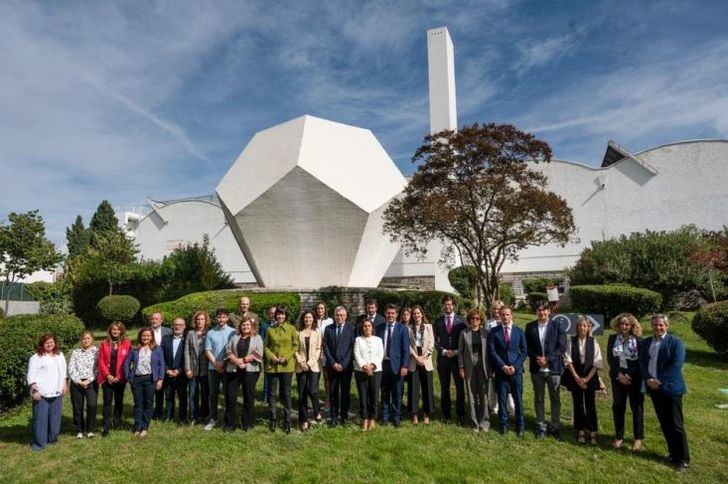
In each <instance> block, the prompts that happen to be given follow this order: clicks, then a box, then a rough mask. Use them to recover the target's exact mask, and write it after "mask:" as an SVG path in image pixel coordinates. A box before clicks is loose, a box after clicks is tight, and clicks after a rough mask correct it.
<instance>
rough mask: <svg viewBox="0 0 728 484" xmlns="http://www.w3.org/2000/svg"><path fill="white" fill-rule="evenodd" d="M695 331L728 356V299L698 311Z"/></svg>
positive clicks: (716, 350)
mask: <svg viewBox="0 0 728 484" xmlns="http://www.w3.org/2000/svg"><path fill="white" fill-rule="evenodd" d="M693 331H695V332H696V333H697V334H698V336H700V337H701V338H703V339H704V340H705V341H706V342H707V343H708V345H709V346H710V347H711V348H713V349H714V350H715V352H716V353H718V354H720V355H721V356H723V357H724V358H725V357H728V301H721V302H718V303H715V304H710V305H708V306H705V307H704V308H701V309H700V310H699V311H698V312H696V313H695V316H693Z"/></svg>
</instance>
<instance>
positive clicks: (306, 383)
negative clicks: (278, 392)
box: [296, 371, 321, 424]
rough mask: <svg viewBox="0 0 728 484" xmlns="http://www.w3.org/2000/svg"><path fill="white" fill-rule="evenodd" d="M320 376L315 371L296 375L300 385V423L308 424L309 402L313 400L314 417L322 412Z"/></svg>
mask: <svg viewBox="0 0 728 484" xmlns="http://www.w3.org/2000/svg"><path fill="white" fill-rule="evenodd" d="M319 375H320V373H315V372H313V371H302V372H301V373H296V384H297V385H298V423H299V424H302V423H303V422H308V401H309V400H311V406H312V407H313V414H314V417H315V416H317V415H318V414H319V413H320V412H321V408H320V404H319V396H318V387H319Z"/></svg>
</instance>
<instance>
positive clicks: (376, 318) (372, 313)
mask: <svg viewBox="0 0 728 484" xmlns="http://www.w3.org/2000/svg"><path fill="white" fill-rule="evenodd" d="M365 306H366V308H367V312H366V313H364V314H360V315H359V317H357V318H356V332H357V334H359V331H360V329H361V323H362V322H363V321H364V320H367V321H371V322H372V328H374V329H375V330H376V328H377V327H378V326H379V325H380V324H384V318H383V317H382V315H381V314H379V313H378V312H377V309H379V305H378V304H377V300H376V299H367V302H366V303H365Z"/></svg>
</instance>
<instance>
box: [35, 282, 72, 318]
mask: <svg viewBox="0 0 728 484" xmlns="http://www.w3.org/2000/svg"><path fill="white" fill-rule="evenodd" d="M25 288H26V289H27V290H28V292H29V293H30V295H31V296H33V299H35V300H36V301H38V303H39V304H40V314H73V300H72V298H71V285H70V283H69V282H67V281H58V282H44V281H38V282H33V283H30V284H27V285H26V286H25Z"/></svg>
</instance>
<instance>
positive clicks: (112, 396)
mask: <svg viewBox="0 0 728 484" xmlns="http://www.w3.org/2000/svg"><path fill="white" fill-rule="evenodd" d="M125 389H126V382H123V383H122V382H116V383H113V384H112V383H109V382H104V384H103V385H101V393H102V395H103V398H104V406H103V409H102V411H101V413H102V414H103V420H104V430H105V431H106V430H109V429H110V428H111V426H112V424H113V426H114V427H115V428H118V427H119V426H120V425H121V416H122V413H123V411H124V390H125ZM112 403H113V415H114V419H113V421H112V419H111V415H112Z"/></svg>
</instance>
